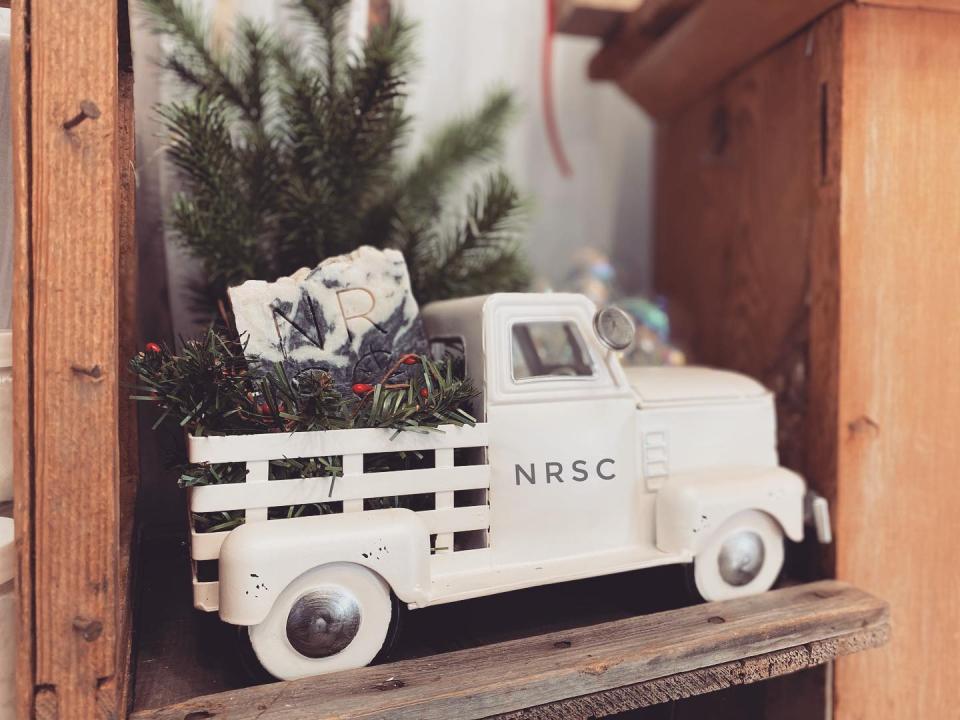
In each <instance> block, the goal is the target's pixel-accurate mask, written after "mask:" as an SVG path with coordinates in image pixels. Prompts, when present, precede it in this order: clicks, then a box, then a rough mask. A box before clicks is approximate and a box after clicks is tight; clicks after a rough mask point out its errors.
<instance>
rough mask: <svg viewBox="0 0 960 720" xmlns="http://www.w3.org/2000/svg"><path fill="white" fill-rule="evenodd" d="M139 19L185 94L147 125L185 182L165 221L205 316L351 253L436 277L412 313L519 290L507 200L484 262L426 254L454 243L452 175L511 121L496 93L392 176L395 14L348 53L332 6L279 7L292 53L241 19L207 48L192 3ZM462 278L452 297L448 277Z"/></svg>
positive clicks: (397, 134) (513, 212)
mask: <svg viewBox="0 0 960 720" xmlns="http://www.w3.org/2000/svg"><path fill="white" fill-rule="evenodd" d="M144 5H145V7H146V9H147V10H148V12H149V16H150V19H151V23H152V27H153V29H154V31H155V32H157V33H159V34H161V35H163V36H165V37H167V38H168V39H170V40H171V41H172V42H171V45H170V48H171V49H170V50H169V52H167V53H166V55H165V57H164V58H163V65H164V66H165V67H166V68H167V69H168V70H170V71H171V72H172V73H173V74H174V75H175V76H176V77H177V78H178V79H179V80H180V81H181V82H182V83H184V85H185V87H186V88H187V89H188V90H189V91H191V92H192V97H188V98H186V99H181V100H178V101H175V102H173V103H168V104H166V105H164V106H163V107H161V109H160V113H159V114H160V119H161V121H162V122H163V124H164V125H165V127H166V129H167V132H168V135H169V145H168V151H169V153H170V157H171V159H172V161H173V163H174V165H175V166H176V168H177V170H178V171H179V172H180V174H181V176H182V178H183V181H184V183H183V184H184V192H183V193H182V194H181V195H179V196H178V197H177V198H176V199H175V200H174V205H173V208H172V213H171V218H170V221H171V224H172V227H173V229H174V230H175V231H176V233H177V235H178V237H179V239H180V240H181V241H182V243H183V244H184V245H185V247H186V248H187V249H188V250H189V251H190V252H191V253H192V254H193V255H194V256H195V257H197V258H198V259H199V260H201V261H202V263H203V266H204V269H205V273H206V277H207V283H208V287H207V288H206V293H205V295H206V297H208V298H209V301H210V302H212V303H215V302H216V301H217V300H218V299H222V298H223V297H224V296H225V294H226V289H227V287H229V286H230V285H233V284H237V283H239V282H242V281H243V280H246V279H251V278H257V279H267V280H271V279H274V278H276V277H278V276H281V275H288V274H290V273H292V272H294V271H295V270H297V269H298V268H300V267H304V266H307V267H312V266H315V265H317V264H318V263H319V262H320V261H322V260H323V259H325V258H327V257H329V256H331V255H336V254H341V253H345V252H349V251H351V250H353V249H355V248H357V247H359V246H361V245H373V246H375V247H381V248H384V247H392V248H398V249H400V250H403V251H405V253H406V254H407V256H408V260H409V262H410V263H411V265H416V264H417V263H418V262H421V261H422V266H421V267H419V268H417V267H411V272H412V274H414V275H416V276H418V277H421V278H431V277H433V276H435V275H438V274H439V275H441V276H449V279H447V280H440V281H437V282H421V283H420V284H419V287H418V290H419V298H418V299H419V300H420V301H421V302H427V301H430V300H433V299H436V298H438V297H450V296H454V295H463V294H467V293H470V294H473V293H476V292H490V291H493V290H499V289H504V288H505V289H510V290H516V289H522V288H523V287H524V284H525V283H526V279H527V276H526V272H525V266H524V263H523V258H522V253H521V251H520V248H519V237H520V235H521V225H520V224H519V223H518V222H511V223H507V222H505V220H506V218H507V217H508V216H510V217H511V218H513V219H514V220H515V219H516V217H517V216H518V213H517V211H518V210H519V207H520V203H519V200H518V198H517V197H516V196H515V195H514V204H513V207H511V208H503V209H501V210H500V211H499V212H500V218H501V220H503V222H501V223H500V226H499V227H500V230H499V231H498V233H497V238H498V239H497V248H496V250H495V251H492V245H491V244H490V243H489V242H488V243H487V249H486V250H484V251H482V252H480V251H477V252H473V251H470V252H466V253H465V254H464V253H460V254H458V253H456V252H447V253H444V254H442V255H439V256H438V255H437V254H436V250H437V248H438V246H439V245H438V244H443V243H451V242H454V241H453V240H451V239H450V238H451V235H450V233H449V231H447V230H445V224H446V223H448V222H449V218H450V216H451V215H452V213H450V212H446V211H445V208H446V207H448V206H449V203H450V198H451V196H452V195H453V194H454V193H455V192H456V191H457V189H458V187H459V185H460V181H461V180H462V179H463V177H464V174H465V173H467V172H470V171H473V170H475V169H477V168H479V167H482V166H483V165H486V164H488V163H490V162H491V161H493V160H494V159H495V158H496V157H497V155H498V154H499V153H500V151H501V150H502V137H503V132H504V130H505V128H506V126H507V124H508V122H509V119H510V117H511V116H512V115H513V113H514V103H513V100H512V98H511V96H510V94H509V93H507V92H506V91H502V90H500V91H496V92H494V93H492V94H491V95H490V97H489V98H488V99H487V101H486V102H484V103H483V104H482V105H481V106H480V107H479V108H478V109H477V111H476V112H474V113H472V114H469V115H466V116H464V117H461V118H458V119H455V120H454V121H453V122H451V123H449V124H447V125H446V126H445V127H443V128H442V129H441V130H440V131H439V132H437V133H436V134H435V135H434V136H433V137H432V139H431V141H430V142H429V143H428V145H427V147H426V149H425V150H424V151H423V152H422V153H421V155H420V156H419V157H418V158H416V159H415V160H414V161H413V162H412V163H411V164H410V165H409V166H404V164H403V163H401V162H400V160H399V157H400V154H401V150H402V149H403V147H404V144H405V142H406V140H407V133H408V130H409V127H410V118H409V116H408V114H407V113H406V110H405V103H406V95H407V77H408V75H409V72H410V68H411V66H412V64H413V63H414V56H413V53H412V50H411V48H412V32H413V31H412V27H411V26H410V24H409V23H408V22H407V21H406V20H405V19H404V18H403V17H402V16H400V15H398V14H395V15H394V16H393V18H392V19H391V21H390V22H389V23H388V24H387V25H385V26H383V27H380V28H377V29H374V30H373V31H372V32H371V33H370V35H369V37H368V38H367V40H366V42H365V44H364V47H363V48H362V50H360V51H357V52H350V51H348V50H347V49H346V45H347V43H346V38H345V36H344V33H345V25H346V23H345V13H346V12H347V10H348V8H347V5H348V3H347V2H346V0H293V3H292V6H293V8H294V9H295V10H296V11H297V12H298V13H299V15H300V17H301V18H302V20H303V22H302V24H301V25H302V27H303V33H302V36H301V38H300V39H299V40H298V39H294V38H289V37H280V36H279V35H277V34H275V33H274V32H272V31H271V29H270V28H267V27H264V26H262V25H259V24H256V23H252V22H249V21H246V20H241V21H239V22H238V23H237V26H236V29H235V31H234V38H233V41H232V42H231V43H229V45H228V47H226V48H220V47H214V46H213V45H212V44H211V43H210V41H209V40H208V38H209V27H208V22H207V21H206V19H205V18H204V16H203V15H202V13H200V12H199V10H198V9H197V6H196V5H195V4H194V2H193V1H192V0H144ZM303 38H306V39H305V40H304V39H303ZM511 187H512V186H511ZM488 202H489V199H488V200H484V203H488ZM481 207H486V205H485V204H484V205H482V206H481V205H480V204H478V203H476V202H474V201H472V200H471V201H470V202H469V203H468V204H467V207H466V217H465V220H464V225H463V227H466V226H467V225H468V224H472V225H474V226H476V227H477V228H481V227H482V226H484V224H485V223H486V222H487V221H486V219H485V218H484V217H481V216H474V215H472V213H474V212H475V210H476V209H479V208H481ZM486 212H487V215H488V216H490V217H492V211H486ZM486 235H487V236H488V235H490V233H486ZM463 237H464V238H466V236H465V235H464V236H463ZM471 242H472V241H470V240H465V241H464V242H463V243H462V244H463V245H464V249H466V248H467V246H468V245H470V243H471ZM481 244H482V243H481ZM478 247H479V245H478ZM461 256H462V257H461ZM438 257H449V258H450V262H451V264H450V265H449V266H448V265H447V264H446V262H442V261H438V260H437V258H438ZM466 258H469V263H467V262H466ZM457 263H460V264H457ZM468 266H469V273H470V280H471V282H470V283H469V284H464V283H462V282H461V281H460V280H459V279H457V278H461V279H462V277H463V274H464V271H465V268H466V267H468ZM434 292H436V293H439V294H433V293H434Z"/></svg>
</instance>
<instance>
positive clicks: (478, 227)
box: [411, 171, 529, 299]
mask: <svg viewBox="0 0 960 720" xmlns="http://www.w3.org/2000/svg"><path fill="white" fill-rule="evenodd" d="M523 210H524V205H523V202H522V200H521V198H520V194H519V192H518V191H517V189H516V188H515V187H514V185H513V183H512V182H511V181H510V178H509V177H507V175H506V174H505V173H504V172H503V171H498V172H495V173H493V174H491V175H489V176H488V177H487V178H486V179H485V180H484V181H483V182H482V183H480V184H478V185H477V186H476V187H475V188H474V191H473V193H472V194H471V196H470V198H469V199H468V201H467V212H466V218H465V219H464V221H463V222H462V224H461V225H460V226H458V227H457V228H455V229H454V230H453V232H451V233H449V234H447V235H446V236H443V237H440V238H435V239H434V240H433V241H432V242H423V243H419V244H418V246H416V247H415V248H414V250H415V252H414V253H413V254H412V257H413V261H414V262H413V266H414V267H413V268H412V269H411V276H412V277H414V278H416V283H417V286H418V289H419V290H420V292H421V293H422V294H425V295H427V296H429V297H431V298H434V299H444V298H448V297H455V296H458V295H477V294H483V293H489V292H498V291H515V290H521V289H524V288H525V287H526V285H527V283H528V282H529V274H528V271H527V268H526V265H525V263H524V262H523V261H522V258H521V256H520V253H519V245H518V239H517V230H518V227H519V221H520V219H521V216H522V214H523Z"/></svg>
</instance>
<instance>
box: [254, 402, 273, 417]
mask: <svg viewBox="0 0 960 720" xmlns="http://www.w3.org/2000/svg"><path fill="white" fill-rule="evenodd" d="M257 412H258V413H260V414H261V415H269V414H270V406H269V405H267V403H265V402H262V403H260V404H259V405H257Z"/></svg>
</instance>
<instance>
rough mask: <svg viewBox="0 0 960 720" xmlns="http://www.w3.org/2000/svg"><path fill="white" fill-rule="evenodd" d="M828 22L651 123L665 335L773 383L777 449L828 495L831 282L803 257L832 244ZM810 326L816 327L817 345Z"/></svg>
mask: <svg viewBox="0 0 960 720" xmlns="http://www.w3.org/2000/svg"><path fill="white" fill-rule="evenodd" d="M838 27H839V26H838V23H836V22H824V23H819V24H818V25H817V26H816V27H815V28H814V29H813V30H812V31H810V32H807V33H802V34H800V35H798V36H797V37H795V38H793V39H791V40H790V41H789V42H787V43H785V44H784V45H782V46H781V47H779V48H777V49H776V50H775V51H773V52H771V53H769V54H767V55H765V56H764V57H763V58H761V59H760V60H758V61H757V62H756V63H754V64H752V65H751V66H750V67H748V68H746V69H745V70H743V71H741V72H740V73H738V74H736V75H735V76H734V77H733V78H731V79H729V80H727V81H726V82H724V83H723V84H722V85H721V86H719V87H718V88H716V89H715V90H713V91H711V92H709V93H707V94H705V95H704V96H703V97H701V98H700V99H698V100H697V101H696V102H695V103H693V104H692V105H690V106H689V107H688V108H687V109H686V110H684V111H683V112H681V113H680V114H678V115H677V116H676V117H674V118H673V119H672V120H671V121H670V122H668V123H662V124H661V126H660V128H659V131H658V135H657V208H656V237H657V243H656V245H655V249H654V274H655V285H656V288H657V292H658V293H659V294H662V295H664V296H665V297H666V298H667V301H668V303H669V309H670V312H671V316H672V317H673V318H674V331H675V334H676V336H677V337H678V338H679V339H680V340H681V341H682V342H683V343H684V344H685V345H686V346H687V347H688V349H689V350H690V352H691V354H692V357H693V359H694V361H696V362H699V363H704V364H708V365H716V366H720V367H727V368H731V369H734V370H738V371H741V372H745V373H747V374H750V375H752V376H754V377H756V378H758V379H759V380H761V381H762V382H763V383H764V384H766V385H767V387H770V388H771V389H773V390H774V391H775V392H776V394H777V411H778V435H779V448H780V457H781V461H782V462H784V463H785V464H786V465H788V466H789V467H791V468H793V469H795V470H798V471H800V472H804V473H807V474H808V475H809V476H810V480H811V482H812V483H813V485H814V486H815V487H817V489H818V490H820V491H821V492H823V493H824V494H826V495H828V497H831V487H832V485H831V484H832V480H833V477H832V475H829V474H823V473H820V472H818V470H817V468H816V467H814V466H812V465H811V463H809V462H808V458H809V455H808V453H810V452H812V450H811V448H813V447H814V445H816V446H817V447H820V444H822V443H820V441H819V437H820V434H823V433H824V432H825V431H824V429H823V426H824V423H825V420H824V417H826V416H824V415H822V414H819V413H820V405H819V404H817V403H820V402H821V400H820V395H817V397H812V392H810V391H808V389H810V388H821V387H828V386H829V384H830V382H831V378H832V377H833V376H834V375H835V369H836V358H835V357H834V356H833V355H832V354H831V353H834V348H835V344H834V343H833V340H834V339H835V335H829V336H828V335H826V334H825V333H827V332H830V331H831V329H832V328H831V327H829V326H828V323H829V320H830V318H831V317H832V315H831V314H830V313H831V307H834V306H835V305H836V302H835V297H836V285H828V286H827V287H825V288H821V287H819V286H815V285H814V283H815V282H820V277H821V276H820V275H816V276H815V275H814V271H813V269H814V265H816V266H817V267H818V268H819V267H820V265H823V264H826V265H827V266H829V263H830V261H831V258H830V257H829V256H828V257H826V258H825V259H824V260H823V261H822V262H821V260H820V256H821V255H822V254H823V253H824V252H826V253H829V249H830V248H835V247H836V228H837V227H838V220H837V212H836V208H837V200H836V195H837V190H836V186H837V182H836V164H837V160H836V158H835V155H836V153H837V152H838V147H839V145H838V144H837V143H836V142H831V139H830V127H831V125H835V124H836V122H837V119H836V118H838V117H839V108H840V103H839V92H840V89H839V84H838V83H834V82H831V77H832V73H833V72H834V71H833V68H834V67H835V66H836V64H837V61H836V58H837V56H838V54H839V42H838V40H839V29H838ZM837 136H839V135H838V134H837ZM835 139H836V138H835ZM821 246H826V250H821ZM831 293H832V294H831ZM831 303H832V305H831ZM812 331H816V332H818V333H823V335H822V337H824V338H825V340H828V341H829V342H826V343H825V344H824V347H825V348H826V349H825V350H824V351H823V352H821V351H820V350H819V346H818V347H817V348H812V347H811V346H810V334H811V332H812ZM812 404H817V405H816V408H814V410H815V411H816V412H817V413H818V414H817V415H815V416H814V417H815V418H816V419H815V420H812V421H809V422H808V418H809V417H810V415H809V413H810V407H812ZM832 429H833V430H835V426H834V427H833V428H832ZM814 433H815V434H817V438H818V439H816V440H815V441H814V442H813V443H812V444H810V445H808V443H807V437H808V434H814ZM826 436H827V437H828V438H831V439H832V438H833V434H832V431H831V430H827V431H826ZM818 443H819V444H818ZM818 457H819V456H818ZM808 471H809V472H808ZM799 576H800V577H804V576H808V577H809V575H806V574H805V573H802V572H801V573H799Z"/></svg>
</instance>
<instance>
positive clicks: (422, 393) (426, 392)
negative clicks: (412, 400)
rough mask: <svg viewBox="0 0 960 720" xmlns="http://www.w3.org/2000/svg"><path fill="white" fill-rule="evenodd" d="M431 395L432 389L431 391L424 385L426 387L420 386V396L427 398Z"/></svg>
mask: <svg viewBox="0 0 960 720" xmlns="http://www.w3.org/2000/svg"><path fill="white" fill-rule="evenodd" d="M429 395H430V391H429V390H427V389H426V388H425V387H424V388H420V397H422V398H426V397H429Z"/></svg>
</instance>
